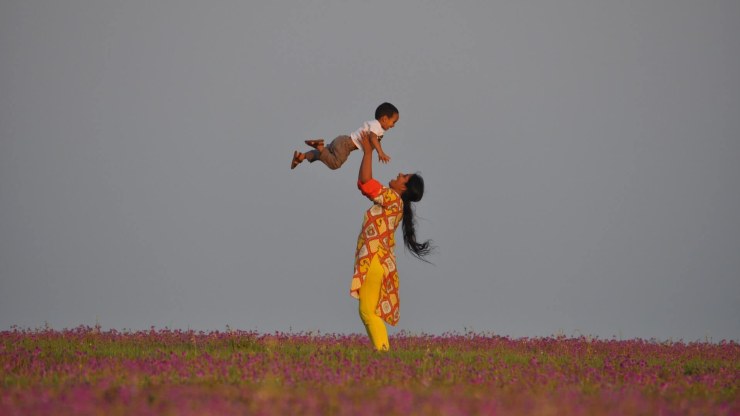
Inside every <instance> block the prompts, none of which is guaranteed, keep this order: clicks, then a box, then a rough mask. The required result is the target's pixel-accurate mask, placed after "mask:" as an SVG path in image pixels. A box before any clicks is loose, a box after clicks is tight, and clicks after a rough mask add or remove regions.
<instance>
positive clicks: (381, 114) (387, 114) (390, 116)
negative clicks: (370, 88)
mask: <svg viewBox="0 0 740 416" xmlns="http://www.w3.org/2000/svg"><path fill="white" fill-rule="evenodd" d="M375 119H376V120H378V121H379V122H380V127H382V128H383V130H389V129H392V128H393V126H395V125H396V122H398V109H397V108H396V106H395V105H393V104H391V103H383V104H381V105H379V106H378V108H376V109H375Z"/></svg>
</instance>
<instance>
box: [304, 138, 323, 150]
mask: <svg viewBox="0 0 740 416" xmlns="http://www.w3.org/2000/svg"><path fill="white" fill-rule="evenodd" d="M305 142H306V144H307V145H309V146H311V147H314V148H315V147H317V146H319V145H322V144H324V139H316V140H306V141H305Z"/></svg>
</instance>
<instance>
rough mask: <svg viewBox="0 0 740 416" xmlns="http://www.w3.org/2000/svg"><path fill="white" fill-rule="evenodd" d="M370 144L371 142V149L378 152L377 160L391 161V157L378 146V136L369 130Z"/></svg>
mask: <svg viewBox="0 0 740 416" xmlns="http://www.w3.org/2000/svg"><path fill="white" fill-rule="evenodd" d="M370 144H372V146H373V149H375V150H376V151H377V152H378V160H379V161H381V162H383V163H388V162H390V161H391V157H390V156H388V155H387V154H385V152H384V151H383V148H382V147H381V146H380V139H378V136H377V135H376V134H375V133H373V132H370Z"/></svg>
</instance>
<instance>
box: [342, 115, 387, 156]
mask: <svg viewBox="0 0 740 416" xmlns="http://www.w3.org/2000/svg"><path fill="white" fill-rule="evenodd" d="M363 131H371V132H373V133H375V135H376V136H378V138H381V137H383V133H385V130H383V128H382V127H380V122H379V121H378V120H370V121H366V122H364V123H362V127H360V128H359V129H357V130H355V131H354V132H352V133H351V134H350V135H349V137H350V138H351V139H352V142H353V143H354V144H355V146H357V148H358V149H362V145H360V139H361V138H362V136H360V133H362V132H363Z"/></svg>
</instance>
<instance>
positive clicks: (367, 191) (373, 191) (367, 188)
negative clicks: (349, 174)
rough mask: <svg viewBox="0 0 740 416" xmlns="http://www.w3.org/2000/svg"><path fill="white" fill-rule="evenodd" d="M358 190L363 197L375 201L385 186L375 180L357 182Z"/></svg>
mask: <svg viewBox="0 0 740 416" xmlns="http://www.w3.org/2000/svg"><path fill="white" fill-rule="evenodd" d="M357 188H358V189H359V190H360V192H362V194H363V195H365V196H366V197H368V198H370V199H375V198H377V197H378V195H380V191H381V190H382V189H383V185H382V184H381V183H380V182H378V181H376V180H375V179H370V180H369V181H367V182H365V183H362V182H360V181H357Z"/></svg>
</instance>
